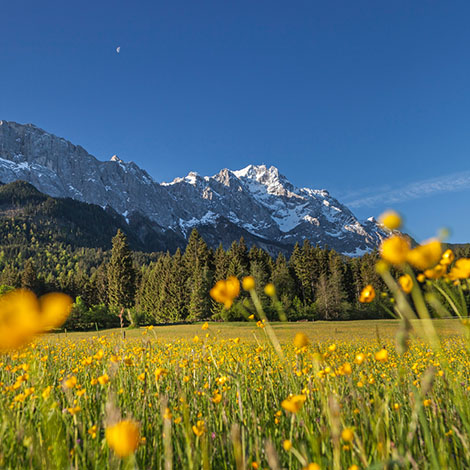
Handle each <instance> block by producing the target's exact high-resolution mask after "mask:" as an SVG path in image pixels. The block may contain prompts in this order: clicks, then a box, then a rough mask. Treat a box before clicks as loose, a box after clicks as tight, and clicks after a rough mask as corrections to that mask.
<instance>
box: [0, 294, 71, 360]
mask: <svg viewBox="0 0 470 470" xmlns="http://www.w3.org/2000/svg"><path fill="white" fill-rule="evenodd" d="M71 308H72V299H71V298H70V297H69V296H68V295H65V294H59V293H51V294H46V295H43V296H42V297H41V298H40V299H39V300H38V299H37V298H36V296H35V295H34V294H33V293H32V292H31V291H29V290H27V289H17V290H14V291H12V292H8V293H7V294H4V295H1V296H0V351H2V350H3V351H4V350H10V349H18V348H20V347H22V346H24V345H26V344H27V343H29V342H31V341H32V340H33V339H34V337H35V336H37V335H39V334H41V333H44V332H47V331H50V330H52V329H53V328H57V327H59V326H61V325H62V323H64V321H65V320H66V318H67V316H68V315H69V313H70V310H71Z"/></svg>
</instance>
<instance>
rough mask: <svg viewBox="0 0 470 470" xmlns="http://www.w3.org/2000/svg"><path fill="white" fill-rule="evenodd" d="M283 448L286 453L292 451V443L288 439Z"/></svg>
mask: <svg viewBox="0 0 470 470" xmlns="http://www.w3.org/2000/svg"><path fill="white" fill-rule="evenodd" d="M282 447H284V450H285V451H286V452H289V451H290V450H291V449H292V442H291V441H289V440H288V439H286V440H285V441H284V442H283V443H282Z"/></svg>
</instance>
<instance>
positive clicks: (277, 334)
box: [0, 213, 470, 470]
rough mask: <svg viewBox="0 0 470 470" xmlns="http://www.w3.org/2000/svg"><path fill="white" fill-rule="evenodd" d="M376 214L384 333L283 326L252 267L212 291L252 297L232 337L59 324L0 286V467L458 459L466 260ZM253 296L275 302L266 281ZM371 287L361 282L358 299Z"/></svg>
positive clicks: (469, 430) (420, 465)
mask: <svg viewBox="0 0 470 470" xmlns="http://www.w3.org/2000/svg"><path fill="white" fill-rule="evenodd" d="M382 223H383V224H384V226H385V227H388V229H389V230H390V236H389V237H388V238H387V239H385V240H384V241H383V243H382V246H381V249H380V257H381V259H380V260H379V261H378V263H377V267H376V269H377V271H378V272H379V273H380V274H381V276H382V278H383V280H384V282H385V284H386V285H387V287H388V290H389V293H388V294H386V295H389V296H390V299H391V301H390V315H391V316H392V317H394V318H395V319H396V320H395V321H394V323H393V334H391V333H390V330H389V329H387V330H386V331H387V333H386V334H384V331H385V330H384V329H382V327H381V326H380V325H381V323H380V321H377V322H363V323H362V327H361V330H357V329H354V328H353V326H352V323H351V327H350V330H348V328H349V327H348V323H347V322H343V323H341V326H340V327H339V328H340V330H341V333H342V334H339V332H338V331H337V330H338V323H335V322H330V323H325V324H323V333H322V334H321V335H317V334H316V333H315V332H316V331H317V330H315V328H313V327H312V325H311V324H308V323H302V322H298V323H291V324H289V331H290V334H289V335H286V334H283V333H281V330H280V328H281V326H282V323H278V322H276V323H275V324H273V323H271V322H270V321H268V319H267V317H266V315H265V313H264V308H263V304H262V302H261V301H260V299H259V297H258V295H257V293H256V290H255V287H256V286H255V281H254V279H253V278H252V277H251V276H248V277H245V278H244V279H240V280H239V279H237V278H236V277H230V278H228V279H226V280H220V281H218V282H217V284H215V286H213V288H212V290H211V291H210V296H211V297H212V298H213V299H214V300H215V301H217V302H220V303H221V304H222V305H224V307H225V308H230V307H231V305H232V303H234V302H237V297H238V296H239V294H240V292H241V291H242V290H245V291H248V292H249V293H250V296H251V302H252V305H253V310H250V311H249V312H248V311H247V320H248V322H249V325H250V329H249V332H248V334H246V331H245V334H243V335H242V334H240V331H242V328H241V327H239V326H237V325H233V326H232V327H230V325H228V326H225V328H224V329H223V333H221V330H222V328H221V327H219V324H218V323H215V322H211V323H202V322H201V323H198V324H195V325H190V326H185V325H182V326H179V327H178V328H175V329H173V330H172V331H173V334H172V335H164V334H162V333H161V331H163V329H162V330H160V327H158V326H151V325H150V326H147V327H145V328H141V329H138V330H134V331H129V332H126V330H124V329H115V330H113V331H112V332H106V333H103V334H102V333H101V332H95V333H88V334H81V335H80V334H73V333H72V334H70V333H68V334H67V333H65V332H59V333H57V332H56V331H57V330H54V328H57V327H58V326H60V325H61V324H62V323H63V322H64V321H65V318H66V316H67V314H68V312H69V310H70V308H71V299H68V298H67V297H66V296H63V295H62V294H49V295H48V296H47V295H46V296H44V297H41V298H39V299H36V298H35V296H34V295H33V294H32V293H30V292H29V291H25V290H16V291H13V292H9V293H7V294H4V295H3V296H2V297H0V347H1V349H2V354H1V356H0V468H11V469H22V468H25V469H26V468H27V469H38V468H44V469H97V470H98V469H100V470H101V469H108V468H110V469H118V468H121V469H165V470H169V469H172V468H183V469H237V470H241V469H268V468H269V469H273V470H280V469H291V468H292V469H307V470H321V469H325V470H326V469H333V470H340V469H341V470H343V469H347V470H359V469H370V470H374V469H376V470H382V469H384V470H385V469H413V470H414V469H416V470H418V469H419V470H421V469H436V470H437V469H464V468H470V442H469V436H470V407H469V406H468V399H469V394H470V380H469V378H470V372H469V370H470V368H469V361H470V350H469V346H470V342H469V340H470V329H469V328H470V324H469V322H468V320H467V316H468V315H467V303H466V295H465V293H466V291H467V289H468V278H469V277H470V259H466V258H460V259H454V254H453V252H452V251H451V250H449V249H447V248H446V247H445V246H444V243H443V241H442V240H439V239H438V238H436V239H433V240H430V241H427V242H423V243H422V244H420V245H416V246H413V245H412V243H411V241H410V240H409V239H408V238H406V237H405V236H403V235H401V234H400V233H399V232H397V231H396V229H398V228H399V226H400V219H399V217H398V215H397V214H395V213H392V214H387V215H386V216H384V217H383V219H382ZM264 292H265V294H266V296H267V297H268V298H269V299H270V301H271V302H273V303H274V304H275V305H277V304H276V302H277V299H276V286H275V285H272V284H268V285H266V286H265V287H264ZM376 295H377V293H376V291H375V288H374V286H373V285H366V286H364V289H363V290H362V292H361V294H360V301H361V302H363V303H371V302H373V301H374V298H375V297H376ZM251 312H254V313H251ZM439 317H443V318H444V319H443V320H436V318H439ZM448 317H452V318H448ZM280 320H282V312H280ZM447 324H452V328H451V329H446V328H441V327H442V325H444V326H445V325H447ZM325 325H326V326H325ZM439 325H440V326H439ZM178 331H181V332H183V331H185V332H186V334H181V335H178V334H177V332H178ZM187 331H191V333H190V334H187ZM348 331H349V332H351V333H348ZM353 331H354V334H353V333H352V332H353Z"/></svg>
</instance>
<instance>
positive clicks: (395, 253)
mask: <svg viewBox="0 0 470 470" xmlns="http://www.w3.org/2000/svg"><path fill="white" fill-rule="evenodd" d="M410 248H411V246H410V241H409V240H408V239H407V238H405V237H403V236H401V235H393V236H391V237H389V238H387V239H385V240H384V241H383V242H382V244H381V245H380V256H381V257H382V259H384V260H385V261H388V262H389V263H390V264H394V265H400V264H403V263H404V262H405V261H406V257H407V255H408V252H409V251H410Z"/></svg>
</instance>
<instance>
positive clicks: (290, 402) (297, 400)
mask: <svg viewBox="0 0 470 470" xmlns="http://www.w3.org/2000/svg"><path fill="white" fill-rule="evenodd" d="M306 399H307V396H306V395H290V396H289V397H287V398H286V399H285V400H284V401H283V402H282V403H281V406H282V407H283V408H284V409H285V410H287V411H290V412H291V413H297V412H299V411H300V410H301V409H302V406H304V403H305V400H306Z"/></svg>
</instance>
